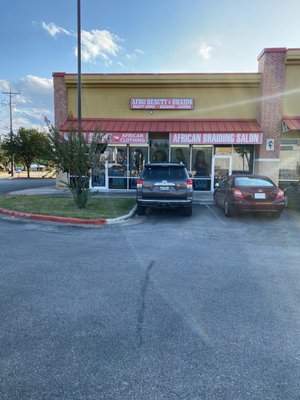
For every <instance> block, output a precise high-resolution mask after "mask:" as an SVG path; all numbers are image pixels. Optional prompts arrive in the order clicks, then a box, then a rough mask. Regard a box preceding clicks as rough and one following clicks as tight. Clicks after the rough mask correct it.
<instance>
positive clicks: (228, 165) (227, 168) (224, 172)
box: [212, 156, 232, 188]
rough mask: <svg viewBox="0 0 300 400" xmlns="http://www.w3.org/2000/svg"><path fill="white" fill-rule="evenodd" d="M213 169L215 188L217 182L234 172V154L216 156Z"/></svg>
mask: <svg viewBox="0 0 300 400" xmlns="http://www.w3.org/2000/svg"><path fill="white" fill-rule="evenodd" d="M212 169H213V173H214V174H213V176H214V179H213V188H215V187H216V184H218V183H219V182H220V181H221V180H222V179H224V178H226V176H228V175H230V174H231V173H232V156H214V157H213V165H212Z"/></svg>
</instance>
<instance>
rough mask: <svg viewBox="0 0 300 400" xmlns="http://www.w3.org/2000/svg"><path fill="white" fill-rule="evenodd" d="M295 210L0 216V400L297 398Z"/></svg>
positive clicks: (298, 252) (299, 326) (205, 208)
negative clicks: (86, 219)
mask: <svg viewBox="0 0 300 400" xmlns="http://www.w3.org/2000/svg"><path fill="white" fill-rule="evenodd" d="M299 233H300V216H299V214H297V213H295V212H292V211H289V210H288V211H284V213H283V214H282V216H281V218H280V219H277V220H274V219H272V218H269V217H268V216H256V215H242V216H239V217H234V218H226V217H225V216H224V213H223V211H222V210H221V209H219V208H216V207H215V206H214V205H212V204H206V205H195V207H194V212H193V216H192V217H184V216H183V215H180V213H178V212H176V211H174V210H151V211H150V212H148V213H147V215H146V216H143V217H140V216H135V217H134V218H133V219H131V220H130V221H126V222H124V223H122V224H116V225H110V226H102V227H97V228H95V227H94V228H87V227H81V226H70V225H64V224H53V223H40V222H32V221H25V220H17V219H12V218H7V217H5V218H1V219H0V243H1V260H0V276H1V291H0V293H1V294H0V300H1V301H0V312H1V337H0V341H1V343H0V388H1V395H2V397H3V398H4V399H5V398H7V399H26V400H27V399H43V400H48V399H49V400H50V399H51V400H52V399H62V400H65V399H72V400H83V399H84V400H86V399H92V400H99V399H105V400H107V399H109V400H140V399H146V400H148V399H149V400H152V399H164V400H165V399H170V400H173V399H177V398H178V399H187V400H189V399H201V400H202V399H204V400H211V399H217V400H224V399H225V400H232V399H235V400H244V399H251V400H252V399H255V400H274V399H276V400H282V399H285V400H298V399H299V397H300V386H299V382H300V367H299V359H300V352H299V349H300V337H299V331H300V323H299V321H300V320H299V307H300V303H299V292H300V286H299V282H300V268H299V259H300V247H299Z"/></svg>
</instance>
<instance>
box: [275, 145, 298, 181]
mask: <svg viewBox="0 0 300 400" xmlns="http://www.w3.org/2000/svg"><path fill="white" fill-rule="evenodd" d="M299 179H300V139H297V138H293V139H288V138H287V139H281V146H280V167H279V180H280V181H295V180H297V181H298V180H299Z"/></svg>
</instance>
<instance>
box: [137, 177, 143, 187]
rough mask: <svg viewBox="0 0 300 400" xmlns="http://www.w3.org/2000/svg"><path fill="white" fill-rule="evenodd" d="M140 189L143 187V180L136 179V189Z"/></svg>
mask: <svg viewBox="0 0 300 400" xmlns="http://www.w3.org/2000/svg"><path fill="white" fill-rule="evenodd" d="M142 187H143V179H138V180H137V181H136V188H137V189H142Z"/></svg>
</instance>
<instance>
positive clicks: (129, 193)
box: [12, 186, 213, 204]
mask: <svg viewBox="0 0 300 400" xmlns="http://www.w3.org/2000/svg"><path fill="white" fill-rule="evenodd" d="M12 193H13V194H23V195H51V196H55V195H58V196H59V195H64V196H66V195H71V193H70V190H69V189H57V188H56V187H55V186H49V187H42V188H35V189H24V190H18V191H15V192H12ZM92 195H93V196H99V197H111V198H120V199H128V198H135V190H105V191H104V190H103V191H101V192H94V193H93V194H92ZM193 202H194V204H212V203H213V194H212V193H211V192H194V201H193Z"/></svg>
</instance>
